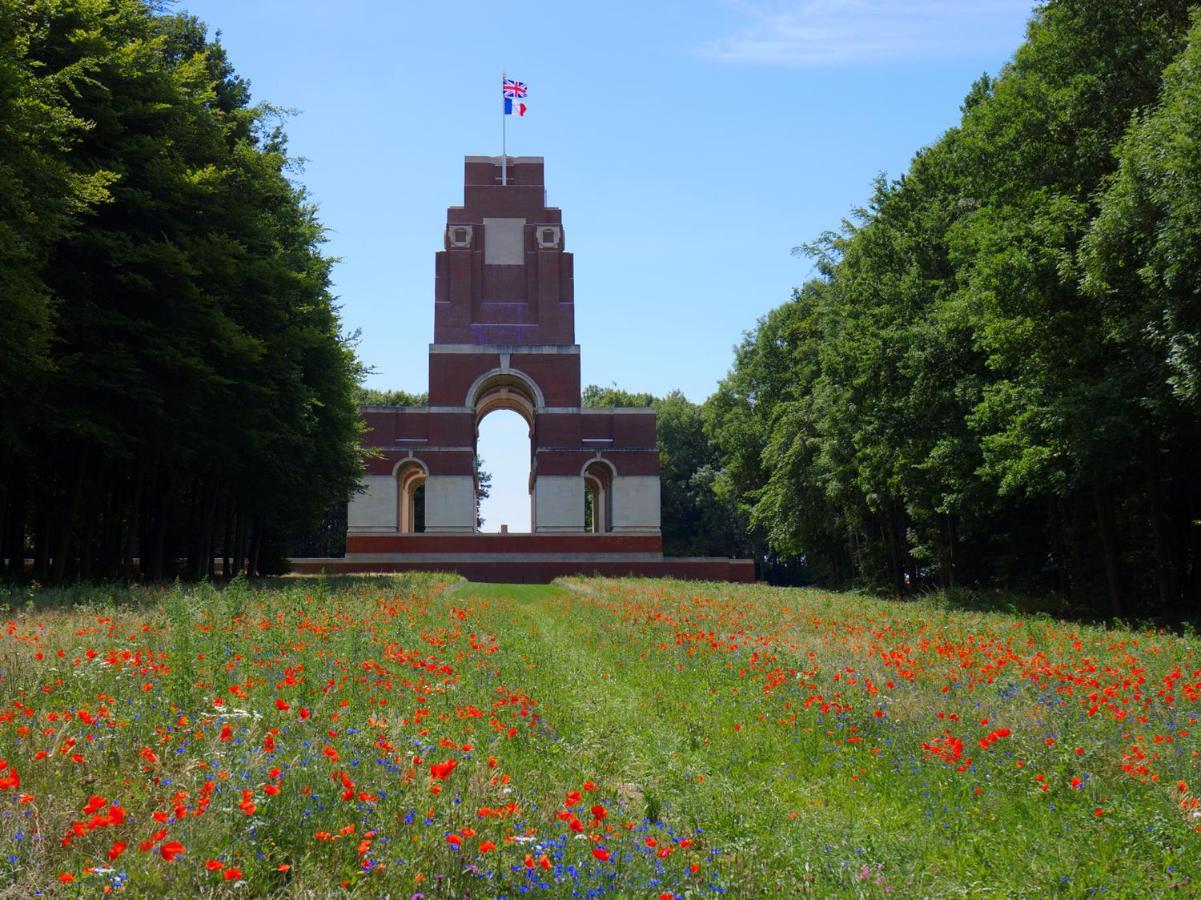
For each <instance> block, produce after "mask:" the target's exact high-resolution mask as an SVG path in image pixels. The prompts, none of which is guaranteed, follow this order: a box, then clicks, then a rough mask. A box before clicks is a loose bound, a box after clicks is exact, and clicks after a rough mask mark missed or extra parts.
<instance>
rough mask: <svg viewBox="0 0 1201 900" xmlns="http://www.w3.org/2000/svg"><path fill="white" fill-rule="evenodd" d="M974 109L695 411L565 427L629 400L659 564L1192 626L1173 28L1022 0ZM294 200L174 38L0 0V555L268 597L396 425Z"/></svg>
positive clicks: (1197, 99) (1192, 290) (133, 6)
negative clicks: (656, 477)
mask: <svg viewBox="0 0 1201 900" xmlns="http://www.w3.org/2000/svg"><path fill="white" fill-rule="evenodd" d="M965 89H966V91H967V93H966V97H965V99H964V102H963V106H962V118H961V121H960V123H959V125H958V126H957V127H955V128H952V129H951V130H950V131H948V132H947V133H946V134H945V135H943V136H942V137H941V138H940V139H938V140H937V141H936V142H935V143H934V144H932V145H931V146H929V147H927V148H924V149H922V150H920V151H919V152H918V153H917V154H916V156H915V158H914V160H913V162H912V164H911V166H910V168H909V170H908V171H907V172H905V173H904V174H903V175H902V176H900V177H899V178H895V179H891V180H890V179H887V178H885V177H883V176H882V177H880V178H879V179H878V180H877V182H876V184H875V185H874V189H873V190H872V192H871V196H870V199H869V201H868V203H867V205H866V206H865V207H864V208H862V209H855V210H853V211H852V213H851V214H850V216H849V217H848V219H847V220H846V221H844V222H843V223H841V226H840V227H838V228H837V229H835V230H832V231H830V232H828V233H826V234H824V235H821V236H820V237H818V238H817V239H816V240H814V241H812V242H811V243H809V244H806V245H804V246H803V247H801V248H798V251H797V252H798V255H799V256H801V257H804V258H808V259H809V260H811V264H812V273H813V275H812V278H811V279H810V280H809V281H808V282H806V283H805V284H803V285H802V286H801V287H800V288H798V289H797V290H796V291H795V292H794V293H793V296H792V298H791V299H790V300H788V302H786V303H784V304H783V305H782V306H780V307H778V308H777V309H775V310H773V311H772V312H771V313H770V314H768V315H767V316H765V317H763V318H762V319H761V320H760V321H759V322H758V324H757V325H756V326H755V327H754V329H753V330H752V331H750V332H749V333H748V334H746V335H745V337H744V339H743V341H742V343H741V344H740V345H739V346H738V347H737V348H736V352H735V361H734V365H733V367H732V369H731V371H730V372H729V374H728V376H727V377H726V378H725V379H723V380H722V382H721V383H720V385H719V387H718V389H717V391H716V393H715V394H714V395H713V396H712V397H710V398H708V399H707V400H706V401H705V402H704V403H701V404H694V403H692V402H690V401H688V400H687V399H686V398H685V397H683V396H682V395H680V394H678V393H672V394H669V395H668V396H666V397H662V398H655V397H651V396H649V395H645V394H633V393H629V392H626V391H622V390H619V389H618V388H615V387H614V388H597V387H595V386H594V387H590V388H588V389H587V390H586V391H585V396H584V402H585V404H586V405H592V406H621V405H653V406H654V407H655V408H656V409H657V411H658V419H659V444H660V450H661V454H662V468H663V529H664V542H665V549H666V551H667V552H668V553H670V554H673V555H674V554H687V555H706V554H708V555H748V554H749V555H753V556H754V557H755V558H756V559H757V561H758V562H759V563H760V565H761V567H762V568H761V574H762V575H764V576H765V577H769V578H771V579H773V580H777V581H798V580H806V581H816V582H820V583H825V584H829V585H832V586H848V585H857V586H861V587H866V588H870V589H875V590H881V591H884V592H887V593H893V594H905V593H910V592H914V591H920V590H927V589H930V588H936V587H942V588H953V587H965V588H981V589H997V590H1004V591H1009V592H1016V593H1029V594H1049V593H1053V594H1056V595H1058V596H1062V597H1066V598H1071V599H1072V602H1074V603H1076V604H1077V605H1079V606H1083V607H1086V608H1088V609H1091V610H1092V611H1093V612H1095V613H1098V614H1102V615H1112V616H1122V617H1136V616H1144V615H1158V616H1163V617H1166V618H1178V617H1181V616H1190V615H1196V614H1197V612H1198V603H1199V601H1201V6H1199V5H1198V4H1195V3H1193V4H1190V3H1188V2H1183V0H1111V2H1106V3H1098V2H1096V0H1050V2H1047V3H1045V4H1043V5H1041V6H1039V7H1038V8H1036V10H1035V11H1034V13H1033V18H1032V20H1031V24H1030V27H1029V31H1028V35H1027V39H1026V41H1025V42H1024V44H1023V45H1022V46H1021V47H1020V48H1018V49H1017V51H1016V53H1015V55H1014V57H1013V60H1012V61H1011V63H1010V64H1008V65H1007V66H1006V67H1005V68H1004V69H1003V70H1002V71H1001V72H1000V73H999V74H998V75H997V76H996V77H995V78H993V77H989V76H983V77H981V78H980V79H979V80H978V81H977V82H976V83H975V84H974V85H971V86H967V85H965ZM293 175H294V171H293V167H292V164H291V163H290V161H289V159H288V156H287V151H286V145H285V140H284V136H283V134H282V132H281V131H280V130H279V128H278V120H277V117H276V116H275V115H274V114H273V113H272V110H271V109H270V108H268V107H264V106H252V105H251V103H250V99H249V90H248V86H247V85H246V83H245V82H244V81H243V80H241V79H239V78H238V77H237V75H236V74H235V73H234V71H233V69H232V67H231V65H230V63H229V62H228V60H227V59H226V57H225V54H224V52H223V51H222V49H221V47H220V45H219V44H218V43H215V42H213V41H210V40H208V39H206V37H205V30H204V28H203V27H202V26H201V25H200V24H199V23H197V22H196V21H195V20H193V19H190V18H188V17H186V16H179V15H174V14H170V13H169V12H166V11H164V10H162V9H158V8H156V7H155V6H154V5H153V4H152V5H148V4H147V3H146V2H144V0H107V2H103V3H87V4H85V3H81V2H68V0H0V316H2V317H3V318H2V320H3V326H4V327H3V328H0V404H3V406H2V409H0V514H2V521H3V542H4V543H3V553H0V556H3V557H7V558H8V559H9V560H10V566H12V567H15V566H16V565H18V563H17V560H19V559H20V558H21V557H22V556H24V555H25V554H26V553H28V554H32V555H33V557H34V559H35V569H36V572H37V574H38V577H39V578H45V579H54V580H62V579H64V578H71V577H77V576H79V577H98V576H107V575H113V574H117V573H127V572H129V571H130V570H131V567H132V560H133V559H134V558H135V557H137V558H138V559H139V560H140V567H141V571H142V573H143V574H144V575H146V576H148V577H152V578H158V577H163V576H166V575H169V574H172V572H173V570H174V569H177V568H179V564H178V561H179V560H182V559H186V560H187V564H186V566H185V567H184V571H183V573H182V574H190V575H193V576H203V575H205V574H208V573H209V571H210V567H211V565H212V563H211V562H210V561H211V560H212V559H213V557H218V558H219V557H222V556H224V557H226V558H227V560H228V562H227V565H228V567H229V568H231V569H234V570H240V569H246V570H250V571H255V570H262V569H264V568H266V567H267V562H266V561H267V560H268V559H269V558H270V557H272V556H275V555H278V552H279V550H280V549H281V546H282V545H281V541H282V540H283V538H284V537H285V536H292V538H293V540H294V541H295V540H296V539H295V535H297V534H305V533H306V529H310V528H312V526H313V525H314V524H315V523H316V522H318V521H320V519H321V514H322V513H323V512H324V511H326V510H328V509H329V508H330V506H331V504H333V503H335V502H336V501H338V500H339V499H344V498H345V497H346V496H347V495H348V494H349V492H350V491H351V490H352V489H353V484H354V482H355V478H356V475H357V472H358V467H359V461H358V456H357V451H356V441H357V428H358V426H357V418H356V414H355V407H356V405H357V404H358V403H366V404H384V405H412V404H417V405H420V404H422V403H424V402H425V398H424V397H423V396H420V395H410V394H406V393H405V392H403V391H396V392H379V391H364V390H363V389H361V388H357V387H356V383H357V381H358V380H359V379H360V378H361V376H362V371H361V369H360V367H359V365H358V363H357V362H356V360H355V357H354V352H353V345H352V342H351V341H350V340H348V339H347V337H346V336H345V335H344V334H343V332H342V329H341V324H340V322H339V319H338V314H337V309H336V306H335V305H334V303H333V299H332V297H331V296H330V291H329V272H330V265H331V261H330V260H329V259H327V258H326V257H324V256H323V255H322V254H321V251H320V245H321V240H322V229H321V225H320V223H319V222H318V221H317V219H316V217H315V215H314V211H313V209H312V207H311V205H310V204H309V203H308V202H307V200H306V198H305V194H304V191H303V189H302V188H301V187H299V186H298V185H297V183H296V182H295V181H294V180H293ZM329 522H330V520H329V519H328V518H327V520H326V526H327V528H326V531H329V527H328V526H329ZM338 527H339V526H338V525H337V523H335V525H334V526H332V528H333V531H338ZM333 531H330V534H329V535H327V537H329V536H333V537H334V538H335V539H336V535H333ZM327 545H328V541H327V542H326V544H324V545H323V546H327ZM294 546H295V544H294Z"/></svg>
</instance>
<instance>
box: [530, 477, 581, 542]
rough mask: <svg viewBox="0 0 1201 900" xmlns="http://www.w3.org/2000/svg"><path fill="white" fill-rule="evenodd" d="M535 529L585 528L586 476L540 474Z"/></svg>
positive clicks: (553, 531) (571, 530) (568, 531)
mask: <svg viewBox="0 0 1201 900" xmlns="http://www.w3.org/2000/svg"><path fill="white" fill-rule="evenodd" d="M533 527H534V531H535V532H536V533H537V534H572V533H583V531H584V479H583V478H580V477H578V476H575V477H570V476H552V475H541V474H540V475H539V476H538V478H537V481H536V482H535V484H534V523H533Z"/></svg>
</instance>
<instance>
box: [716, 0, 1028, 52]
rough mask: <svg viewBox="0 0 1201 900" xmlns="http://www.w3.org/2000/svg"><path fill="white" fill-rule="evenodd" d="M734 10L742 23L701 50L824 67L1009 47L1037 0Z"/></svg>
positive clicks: (871, 0) (839, 2)
mask: <svg viewBox="0 0 1201 900" xmlns="http://www.w3.org/2000/svg"><path fill="white" fill-rule="evenodd" d="M735 8H736V9H737V10H739V11H740V12H741V13H742V16H743V18H744V20H745V21H744V24H743V25H742V27H740V28H738V30H737V31H735V32H734V33H733V34H730V35H727V36H725V37H722V38H719V39H717V40H715V41H711V42H709V43H708V44H705V45H704V46H702V47H701V48H700V52H701V54H702V55H703V56H706V57H709V58H710V59H715V60H720V61H723V62H739V63H759V64H766V65H779V66H804V67H821V66H839V65H845V64H848V63H852V64H857V65H863V64H871V63H880V62H895V61H897V60H903V59H915V58H925V59H930V58H937V59H947V58H952V57H961V56H965V55H969V54H977V53H979V52H981V51H995V50H1012V49H1014V48H1015V47H1016V45H1017V42H1018V40H1020V38H1021V35H1022V34H1023V31H1022V29H1023V27H1024V23H1025V21H1026V19H1028V18H1029V16H1030V14H1031V12H1032V9H1033V0H894V2H890V0H774V2H745V3H738V4H737V5H736V7H735Z"/></svg>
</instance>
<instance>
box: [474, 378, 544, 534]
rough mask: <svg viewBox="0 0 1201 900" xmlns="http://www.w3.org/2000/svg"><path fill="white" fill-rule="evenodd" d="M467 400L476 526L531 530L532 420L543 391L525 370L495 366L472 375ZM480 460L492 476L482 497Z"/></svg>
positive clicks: (489, 528) (540, 403)
mask: <svg viewBox="0 0 1201 900" xmlns="http://www.w3.org/2000/svg"><path fill="white" fill-rule="evenodd" d="M467 401H468V402H467V405H468V406H470V407H471V408H472V409H473V411H474V414H475V445H474V448H475V460H476V466H475V476H476V477H475V483H474V490H475V509H476V515H477V519H476V527H477V529H478V530H480V531H485V532H495V531H498V530H500V529H501V527H502V526H504V529H505V530H506V531H509V532H512V533H529V532H531V531H532V530H533V493H534V423H535V421H536V419H535V417H536V414H537V411H538V409H539V408H540V407H541V406H542V392H541V391H540V390H539V389H538V386H537V384H535V383H534V382H533V380H532V379H530V378H529V377H528V376H526V375H525V374H524V373H522V372H518V371H516V370H513V369H498V370H494V371H492V372H488V373H486V374H485V375H483V376H481V377H480V378H478V379H476V382H475V383H474V384H473V385H472V386H471V389H470V390H469V391H468V395H467ZM493 413H500V414H501V415H497V416H493V415H492V414H493ZM513 414H516V415H515V416H514V415H513ZM485 419H487V420H488V427H484V420H485ZM481 445H482V446H483V450H481ZM481 460H482V464H483V467H484V468H485V469H486V470H487V471H488V473H489V474H490V475H491V476H492V481H491V484H490V485H489V496H488V498H487V499H486V500H483V501H481V498H480V467H481ZM516 473H521V474H516Z"/></svg>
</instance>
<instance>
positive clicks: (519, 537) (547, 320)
mask: <svg viewBox="0 0 1201 900" xmlns="http://www.w3.org/2000/svg"><path fill="white" fill-rule="evenodd" d="M507 162H508V165H507V176H506V178H505V179H504V182H505V183H503V184H502V178H501V158H500V157H490V156H469V157H467V159H466V165H465V177H464V188H463V193H464V198H463V205H462V206H452V207H450V209H448V210H447V215H446V230H445V233H444V238H443V249H442V250H441V251H439V252H438V253H437V254H436V264H435V273H436V275H435V288H434V342H433V343H432V344H430V348H429V406H427V407H366V408H364V409H363V411H362V415H363V419H364V421H365V423H366V425H367V428H368V429H369V431H368V432H367V434H366V436H365V439H364V443H365V445H366V446H368V447H370V448H372V449H373V450H374V451H377V452H376V453H375V454H373V455H371V456H370V457H369V458H368V459H367V462H366V475H365V477H364V481H363V490H362V491H361V493H359V494H357V495H355V496H354V497H352V498H351V500H350V508H349V529H348V532H347V536H346V559H345V561H342V560H339V561H338V563H340V565H337V566H333V565H324V566H323V567H324V568H329V569H332V568H337V569H342V570H354V571H397V570H406V569H410V570H411V569H433V570H453V571H457V572H459V573H461V574H462V575H464V576H466V577H468V578H471V579H473V580H477V581H516V582H522V581H529V582H537V581H549V580H551V579H552V578H555V577H557V576H560V575H567V574H577V573H584V574H590V573H594V572H596V573H600V574H606V575H627V574H636V575H655V576H660V575H673V576H677V577H686V578H708V579H715V580H734V581H750V580H752V579H753V577H754V567H753V565H752V562H751V561H750V560H729V559H665V558H664V557H663V543H662V537H661V535H660V531H659V454H658V451H657V450H656V446H655V412H654V410H653V409H591V408H581V406H580V348H579V345H578V344H576V342H575V304H574V290H573V278H572V256H571V254H570V253H568V252H566V249H565V241H564V230H563V221H562V214H561V212H560V210H558V209H557V208H555V207H551V206H547V205H546V189H545V187H544V182H543V161H542V158H541V157H524V156H519V157H508V160H507ZM498 409H509V410H515V411H516V412H517V413H519V414H520V415H521V416H522V417H523V418H524V419H525V421H526V423H527V424H528V425H529V432H530V454H531V468H530V509H531V533H529V534H481V533H479V532H478V531H477V530H476V490H477V486H478V485H477V482H476V472H475V458H476V439H477V434H478V427H479V423H480V421H481V419H483V417H484V416H486V415H487V414H488V413H490V412H492V411H494V410H498ZM422 487H424V517H423V518H424V522H423V528H422V530H420V531H419V530H418V529H419V527H421V525H422V523H420V522H419V521H418V515H417V509H416V503H415V500H416V494H417V491H418V489H420V488H422ZM586 493H587V494H589V495H591V499H592V504H591V516H590V518H589V521H587V522H585V508H586V507H585V495H586ZM311 562H313V563H315V562H317V561H311ZM321 562H322V563H326V564H332V563H333V562H334V561H332V560H324V561H321ZM297 568H302V569H310V570H311V569H312V568H314V566H313V565H311V564H298V566H297Z"/></svg>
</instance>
